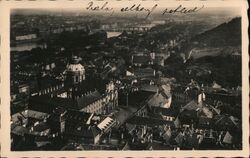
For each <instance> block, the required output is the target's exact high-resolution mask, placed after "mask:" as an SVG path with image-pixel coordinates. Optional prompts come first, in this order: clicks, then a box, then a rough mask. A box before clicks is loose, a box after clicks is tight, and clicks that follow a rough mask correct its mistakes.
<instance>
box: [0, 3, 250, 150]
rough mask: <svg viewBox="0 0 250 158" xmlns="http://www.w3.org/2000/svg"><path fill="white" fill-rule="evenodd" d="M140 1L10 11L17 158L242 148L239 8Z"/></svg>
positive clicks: (11, 111)
mask: <svg viewBox="0 0 250 158" xmlns="http://www.w3.org/2000/svg"><path fill="white" fill-rule="evenodd" d="M137 2H138V1H134V2H133V3H129V5H127V6H119V7H116V6H114V5H113V6H112V5H111V3H109V2H108V1H107V2H106V1H99V2H98V3H97V2H96V1H89V2H88V3H86V5H85V6H83V8H84V9H81V8H60V7H58V8H49V7H48V8H43V7H41V8H37V7H36V8H12V9H10V17H9V48H10V50H9V52H5V53H9V59H10V61H9V67H10V68H9V70H10V72H9V77H10V80H9V88H10V94H9V96H10V101H9V107H5V108H9V114H10V115H9V116H10V126H9V127H6V128H9V135H10V143H9V144H8V145H9V148H10V151H15V152H17V151H93V150H94V151H106V150H108V151H154V150H156V151H159V150H160V151H166V152H168V151H176V152H177V151H208V150H209V151H210V150H214V151H217V150H223V151H229V150H230V151H232V150H233V151H238V150H243V131H244V130H243V123H242V122H243V105H244V106H248V104H246V105H245V104H243V101H242V95H243V93H242V89H243V88H244V85H243V83H242V81H243V77H242V74H243V69H242V65H243V63H242V62H243V57H242V55H243V54H247V53H248V52H244V51H243V49H242V43H243V41H242V39H243V38H242V36H243V35H244V34H242V10H241V9H242V8H241V7H237V6H235V7H233V6H230V7H223V6H219V7H206V5H204V4H197V5H193V6H191V7H190V6H189V7H186V6H185V5H184V4H181V3H178V4H177V5H174V6H169V7H168V6H167V5H166V6H160V5H158V4H157V3H156V2H154V3H153V2H152V3H151V5H147V6H144V5H143V2H141V1H139V2H138V3H137ZM247 62H248V61H247ZM247 131H248V129H247ZM223 151H222V152H223ZM212 152H213V151H212Z"/></svg>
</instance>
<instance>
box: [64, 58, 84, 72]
mask: <svg viewBox="0 0 250 158" xmlns="http://www.w3.org/2000/svg"><path fill="white" fill-rule="evenodd" d="M80 60H81V59H80V58H78V57H77V56H73V57H72V61H71V63H70V64H69V65H68V67H67V70H68V71H72V72H78V71H84V70H85V69H84V67H83V66H82V64H80V63H79V61H80Z"/></svg>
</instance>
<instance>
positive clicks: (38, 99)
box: [30, 91, 103, 111]
mask: <svg viewBox="0 0 250 158" xmlns="http://www.w3.org/2000/svg"><path fill="white" fill-rule="evenodd" d="M102 97H103V96H101V94H100V93H99V92H98V91H94V92H91V93H89V94H86V95H85V96H82V97H79V98H77V99H71V98H60V97H53V98H51V97H50V96H47V95H42V96H34V97H31V99H30V106H31V107H32V106H36V107H37V106H44V108H45V107H48V108H49V109H51V110H53V109H55V108H56V107H64V108H66V109H75V110H80V109H82V108H84V107H86V106H88V105H89V104H91V103H93V102H95V101H97V100H99V99H101V98H102ZM41 108H42V107H41ZM51 110H50V111H51Z"/></svg>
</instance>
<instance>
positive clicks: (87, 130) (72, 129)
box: [65, 122, 101, 138]
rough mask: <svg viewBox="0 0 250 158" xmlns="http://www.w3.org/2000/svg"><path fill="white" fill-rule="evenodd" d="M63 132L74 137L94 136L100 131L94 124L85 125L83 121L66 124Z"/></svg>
mask: <svg viewBox="0 0 250 158" xmlns="http://www.w3.org/2000/svg"><path fill="white" fill-rule="evenodd" d="M65 133H66V134H67V135H72V136H76V137H85V138H94V137H96V136H97V135H99V134H100V133H101V130H100V129H99V128H97V127H96V126H94V125H93V126H92V125H86V124H85V122H84V123H83V122H79V123H76V124H67V125H66V126H65Z"/></svg>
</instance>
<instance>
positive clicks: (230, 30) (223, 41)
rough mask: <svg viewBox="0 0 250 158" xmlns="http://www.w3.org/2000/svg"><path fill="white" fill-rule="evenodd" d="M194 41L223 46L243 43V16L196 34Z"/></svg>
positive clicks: (200, 44)
mask: <svg viewBox="0 0 250 158" xmlns="http://www.w3.org/2000/svg"><path fill="white" fill-rule="evenodd" d="M191 41H192V42H194V43H197V42H198V44H199V46H208V47H221V46H239V45H241V18H239V17H237V18H234V19H232V20H231V21H229V22H227V23H223V24H221V25H219V26H217V27H215V28H213V29H211V30H208V31H205V32H203V33H201V34H199V35H197V36H195V37H194V38H193V39H192V40H191Z"/></svg>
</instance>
